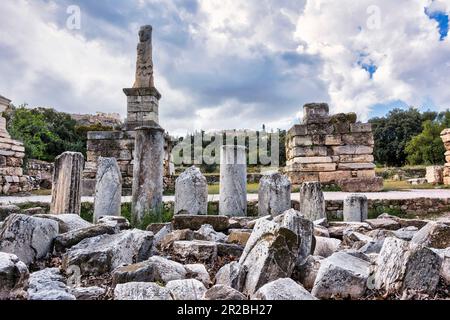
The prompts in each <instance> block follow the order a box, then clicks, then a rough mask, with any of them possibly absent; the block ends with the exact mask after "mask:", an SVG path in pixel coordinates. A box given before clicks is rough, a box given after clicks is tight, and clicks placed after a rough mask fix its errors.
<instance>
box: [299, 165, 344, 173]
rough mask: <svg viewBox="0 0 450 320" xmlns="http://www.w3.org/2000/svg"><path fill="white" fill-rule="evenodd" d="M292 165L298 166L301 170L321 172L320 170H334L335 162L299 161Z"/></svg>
mask: <svg viewBox="0 0 450 320" xmlns="http://www.w3.org/2000/svg"><path fill="white" fill-rule="evenodd" d="M294 167H297V168H299V170H300V171H302V172H322V171H335V170H336V164H335V163H299V164H295V165H294Z"/></svg>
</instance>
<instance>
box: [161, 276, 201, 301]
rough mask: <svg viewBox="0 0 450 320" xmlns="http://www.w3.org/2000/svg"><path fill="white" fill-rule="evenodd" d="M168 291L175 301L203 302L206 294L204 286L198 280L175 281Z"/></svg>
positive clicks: (168, 286) (171, 282) (167, 287)
mask: <svg viewBox="0 0 450 320" xmlns="http://www.w3.org/2000/svg"><path fill="white" fill-rule="evenodd" d="M166 289H168V290H169V291H170V294H171V295H172V297H173V299H174V300H201V299H202V297H203V295H204V294H205V292H206V288H205V286H204V284H203V283H201V282H200V281H198V280H196V279H184V280H173V281H170V282H169V283H168V284H167V286H166Z"/></svg>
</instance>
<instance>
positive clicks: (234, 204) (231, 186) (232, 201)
mask: <svg viewBox="0 0 450 320" xmlns="http://www.w3.org/2000/svg"><path fill="white" fill-rule="evenodd" d="M219 214H220V215H226V216H246V215H247V157H246V148H245V147H244V146H222V147H221V152H220V200H219Z"/></svg>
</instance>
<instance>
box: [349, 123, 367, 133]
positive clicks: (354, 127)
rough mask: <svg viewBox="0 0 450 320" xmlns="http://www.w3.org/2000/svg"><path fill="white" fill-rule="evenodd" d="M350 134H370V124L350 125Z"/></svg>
mask: <svg viewBox="0 0 450 320" xmlns="http://www.w3.org/2000/svg"><path fill="white" fill-rule="evenodd" d="M350 132H352V133H359V132H372V124H370V123H352V124H351V125H350Z"/></svg>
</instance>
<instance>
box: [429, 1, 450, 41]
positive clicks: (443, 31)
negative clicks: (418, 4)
mask: <svg viewBox="0 0 450 320" xmlns="http://www.w3.org/2000/svg"><path fill="white" fill-rule="evenodd" d="M425 14H426V15H427V16H428V17H429V18H430V19H432V20H436V21H437V23H438V24H439V34H440V35H441V37H440V40H441V41H443V40H444V39H445V38H446V37H447V35H448V15H447V14H446V13H445V12H442V11H433V12H430V11H429V10H428V8H425Z"/></svg>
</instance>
